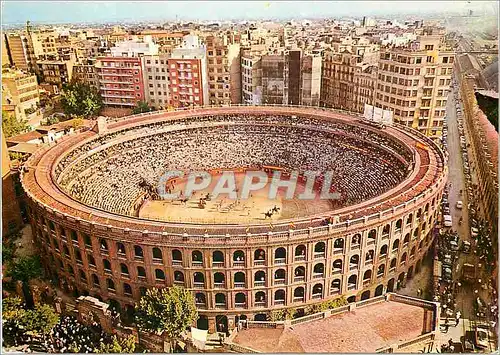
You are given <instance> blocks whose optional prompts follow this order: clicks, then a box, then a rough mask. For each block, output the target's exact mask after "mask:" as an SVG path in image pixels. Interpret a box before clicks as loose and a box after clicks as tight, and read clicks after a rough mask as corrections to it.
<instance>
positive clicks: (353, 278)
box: [347, 275, 358, 289]
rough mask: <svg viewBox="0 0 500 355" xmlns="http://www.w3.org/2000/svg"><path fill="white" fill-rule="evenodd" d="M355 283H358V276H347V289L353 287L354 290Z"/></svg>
mask: <svg viewBox="0 0 500 355" xmlns="http://www.w3.org/2000/svg"><path fill="white" fill-rule="evenodd" d="M357 282H358V276H356V275H351V276H349V278H348V279H347V288H348V289H352V288H353V286H354V288H356V283H357Z"/></svg>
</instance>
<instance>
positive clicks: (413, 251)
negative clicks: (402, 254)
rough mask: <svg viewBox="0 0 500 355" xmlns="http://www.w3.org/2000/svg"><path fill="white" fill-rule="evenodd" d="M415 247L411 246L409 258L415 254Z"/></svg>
mask: <svg viewBox="0 0 500 355" xmlns="http://www.w3.org/2000/svg"><path fill="white" fill-rule="evenodd" d="M415 251H416V250H415V247H413V248H411V251H410V258H411V257H414V256H415Z"/></svg>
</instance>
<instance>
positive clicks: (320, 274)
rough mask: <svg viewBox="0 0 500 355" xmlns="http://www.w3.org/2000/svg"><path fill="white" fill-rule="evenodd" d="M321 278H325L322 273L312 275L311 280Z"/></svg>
mask: <svg viewBox="0 0 500 355" xmlns="http://www.w3.org/2000/svg"><path fill="white" fill-rule="evenodd" d="M323 277H325V274H324V273H317V274H313V279H321V278H323Z"/></svg>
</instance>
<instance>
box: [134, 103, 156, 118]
mask: <svg viewBox="0 0 500 355" xmlns="http://www.w3.org/2000/svg"><path fill="white" fill-rule="evenodd" d="M151 111H154V108H153V107H151V106H149V105H148V103H147V102H146V101H139V102H138V103H137V106H136V107H134V109H133V110H132V113H133V114H134V115H137V114H138V113H144V112H151Z"/></svg>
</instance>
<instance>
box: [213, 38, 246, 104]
mask: <svg viewBox="0 0 500 355" xmlns="http://www.w3.org/2000/svg"><path fill="white" fill-rule="evenodd" d="M205 40H206V46H207V57H208V61H207V66H208V83H209V90H208V92H209V95H210V104H215V105H221V104H226V105H227V104H231V103H232V104H238V103H240V102H241V69H240V68H241V66H240V45H239V43H234V42H235V38H234V36H232V35H228V34H224V35H222V36H221V37H219V36H207V37H206V39H205Z"/></svg>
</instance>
